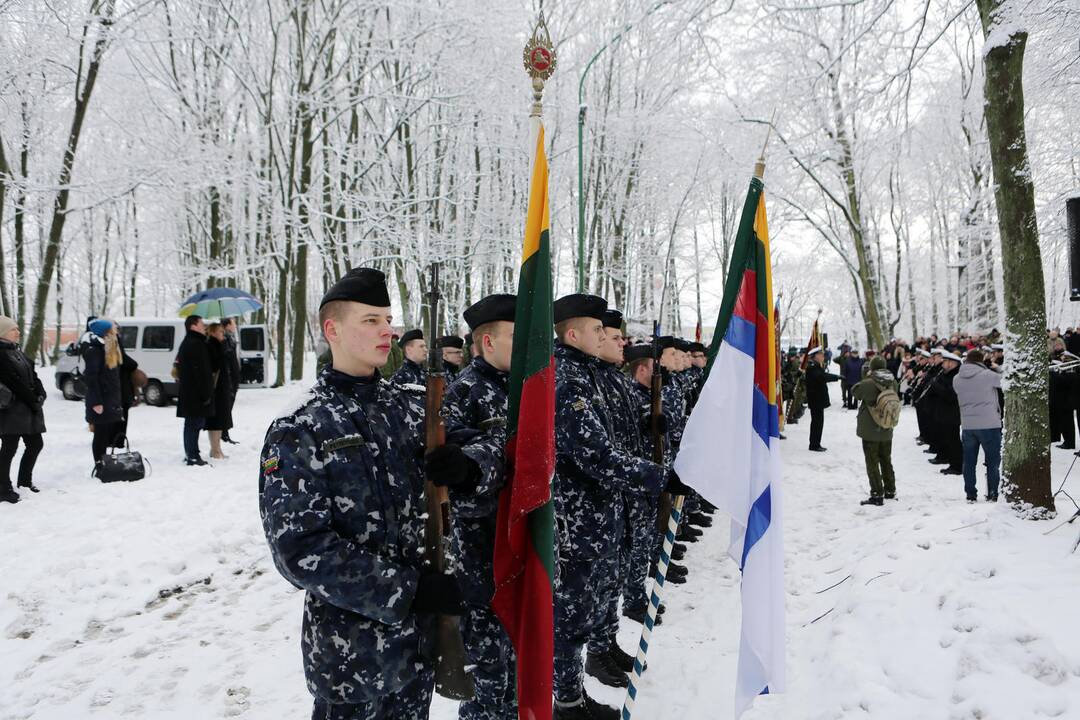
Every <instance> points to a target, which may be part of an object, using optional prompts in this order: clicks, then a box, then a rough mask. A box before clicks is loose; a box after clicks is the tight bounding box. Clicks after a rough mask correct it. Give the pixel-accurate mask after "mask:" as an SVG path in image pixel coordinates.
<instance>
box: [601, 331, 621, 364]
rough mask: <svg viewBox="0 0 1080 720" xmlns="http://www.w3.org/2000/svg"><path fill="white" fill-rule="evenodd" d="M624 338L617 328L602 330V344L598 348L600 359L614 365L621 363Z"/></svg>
mask: <svg viewBox="0 0 1080 720" xmlns="http://www.w3.org/2000/svg"><path fill="white" fill-rule="evenodd" d="M625 345H626V338H624V337H623V334H622V330H620V329H618V328H609V327H606V328H604V342H603V343H602V344H601V346H600V359H601V360H604V361H605V362H609V363H614V364H616V365H618V364H620V363H621V362H622V361H623V347H624V346H625Z"/></svg>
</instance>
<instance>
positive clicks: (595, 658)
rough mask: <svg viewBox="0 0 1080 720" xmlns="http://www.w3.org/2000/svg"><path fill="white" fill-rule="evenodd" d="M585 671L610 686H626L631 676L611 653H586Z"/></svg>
mask: <svg viewBox="0 0 1080 720" xmlns="http://www.w3.org/2000/svg"><path fill="white" fill-rule="evenodd" d="M585 672H586V673H588V674H589V675H592V676H593V677H594V678H596V679H597V680H599V681H600V682H601V683H603V684H604V685H607V686H609V687H626V686H627V685H629V684H630V678H628V677H626V673H625V672H623V671H622V670H620V669H619V666H618V665H616V664H615V659H614V658H612V657H611V655H610V654H609V653H593V652H587V653H585Z"/></svg>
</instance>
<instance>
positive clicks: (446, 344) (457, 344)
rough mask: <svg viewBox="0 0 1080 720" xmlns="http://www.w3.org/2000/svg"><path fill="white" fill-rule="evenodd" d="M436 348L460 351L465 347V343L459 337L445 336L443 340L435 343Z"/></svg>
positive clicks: (440, 339)
mask: <svg viewBox="0 0 1080 720" xmlns="http://www.w3.org/2000/svg"><path fill="white" fill-rule="evenodd" d="M435 347H437V348H457V349H458V350H460V349H461V348H463V347H465V341H464V340H462V339H461V338H459V337H458V336H457V335H443V336H442V337H441V338H439V339H438V340H436V341H435Z"/></svg>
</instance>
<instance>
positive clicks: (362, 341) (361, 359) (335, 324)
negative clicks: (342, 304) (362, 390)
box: [323, 302, 394, 377]
mask: <svg viewBox="0 0 1080 720" xmlns="http://www.w3.org/2000/svg"><path fill="white" fill-rule="evenodd" d="M347 308H348V309H347V310H346V311H345V312H344V313H343V314H342V316H341V317H340V318H338V319H336V320H327V321H326V324H325V327H324V328H323V332H324V333H325V335H326V341H327V342H328V343H330V351H331V353H332V354H333V357H334V367H335V368H336V369H338V370H341V371H342V372H345V373H348V374H350V375H356V376H358V377H360V376H365V375H370V374H371V373H373V372H374V371H375V368H379V367H382V366H383V365H385V364H386V357H387V356H388V355H389V354H390V343H391V342H392V338H393V334H394V331H393V328H391V327H390V322H391V320H393V319H394V316H393V315H391V314H390V308H388V307H376V306H374V305H365V304H364V303H353V302H351V303H348V305H347Z"/></svg>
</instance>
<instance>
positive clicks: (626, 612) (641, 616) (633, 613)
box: [622, 607, 664, 627]
mask: <svg viewBox="0 0 1080 720" xmlns="http://www.w3.org/2000/svg"><path fill="white" fill-rule="evenodd" d="M657 610H663V608H657ZM646 614H648V613H647V609H646V608H636V607H631V608H627V607H624V608H623V611H622V616H623V617H624V618H627V619H629V620H633V621H634V622H636V623H641V624H642V625H644V624H645V615H646ZM663 622H664V619H663V618H662V617H660V613H659V612H657V613H656V617H655V618H654V619H653V626H654V627H655V626H656V625H660V624H662V623H663Z"/></svg>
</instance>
